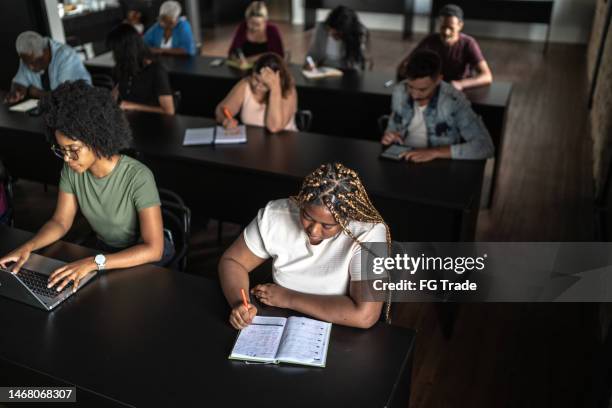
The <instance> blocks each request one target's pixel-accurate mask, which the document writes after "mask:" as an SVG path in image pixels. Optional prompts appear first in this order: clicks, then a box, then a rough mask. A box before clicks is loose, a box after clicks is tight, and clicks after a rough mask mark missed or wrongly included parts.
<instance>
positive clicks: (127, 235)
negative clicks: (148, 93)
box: [0, 80, 174, 291]
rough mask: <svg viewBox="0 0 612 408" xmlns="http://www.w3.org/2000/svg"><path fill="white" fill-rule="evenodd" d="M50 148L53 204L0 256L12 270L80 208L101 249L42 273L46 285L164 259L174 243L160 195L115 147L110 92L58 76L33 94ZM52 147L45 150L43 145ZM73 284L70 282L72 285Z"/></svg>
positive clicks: (119, 124)
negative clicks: (39, 94) (45, 217)
mask: <svg viewBox="0 0 612 408" xmlns="http://www.w3.org/2000/svg"><path fill="white" fill-rule="evenodd" d="M40 108H41V112H42V115H43V119H44V122H45V124H46V126H47V130H48V132H49V133H50V136H51V135H52V138H53V139H54V140H55V144H53V146H52V147H51V149H52V150H53V153H55V155H57V156H58V157H59V158H60V159H62V160H63V161H64V168H63V169H62V173H61V177H60V183H59V193H58V198H57V206H56V208H55V212H54V214H53V216H52V217H51V219H50V220H49V221H47V222H46V223H45V224H44V225H43V227H42V228H41V229H40V230H39V231H38V233H37V234H36V235H34V237H33V238H32V239H30V240H29V241H28V242H26V243H25V244H23V245H21V246H20V247H19V248H17V249H15V250H13V251H12V252H10V253H9V254H8V255H6V256H4V257H3V258H0V265H2V266H3V267H8V263H9V262H15V263H16V264H15V265H14V266H13V267H12V271H13V272H14V273H18V272H19V268H21V266H23V264H24V263H25V262H26V261H27V259H28V258H29V257H30V253H31V252H32V251H35V250H37V249H40V248H43V247H45V246H47V245H50V244H52V243H54V242H55V241H57V240H59V239H61V238H62V237H63V236H64V235H66V233H67V232H68V230H70V227H71V226H72V223H73V221H74V217H75V216H76V213H77V211H78V210H79V209H80V210H81V212H82V214H83V215H84V216H85V218H86V219H87V221H88V222H89V224H90V225H91V227H92V229H93V230H94V231H95V233H96V235H97V238H98V242H97V244H96V247H97V249H98V250H99V251H100V252H99V254H98V255H97V256H95V257H88V258H85V259H81V260H79V261H75V262H71V263H69V264H67V265H65V266H63V267H61V268H59V269H58V270H56V271H54V272H53V273H52V274H51V275H50V276H49V287H52V286H55V285H58V286H57V288H58V291H59V290H62V289H63V288H64V287H65V286H66V285H67V284H68V283H70V282H71V281H72V282H74V283H73V288H78V285H79V282H80V280H81V279H83V278H84V277H85V276H87V274H89V273H91V272H94V271H96V270H98V271H100V270H103V269H118V268H129V267H132V266H137V265H142V264H145V263H150V262H158V261H160V263H162V264H163V263H164V262H165V261H167V260H169V259H170V258H171V257H172V255H173V252H174V248H173V246H172V243H171V242H170V241H169V239H165V237H164V232H163V222H162V216H161V210H160V199H159V195H158V192H157V187H156V185H155V180H154V178H153V174H152V173H151V171H150V170H149V169H148V168H147V167H146V166H145V165H143V164H142V163H140V162H138V161H136V160H134V159H132V158H130V157H128V156H125V155H121V154H120V153H119V152H120V151H121V150H123V149H125V148H127V147H129V145H130V141H131V133H130V128H129V124H128V122H127V120H126V118H125V117H124V115H123V113H122V111H121V110H120V109H119V107H118V106H117V104H116V103H115V101H113V99H112V97H111V95H110V92H109V91H107V90H105V89H101V88H94V87H92V86H90V85H88V84H87V83H85V81H82V80H80V81H75V82H65V83H63V84H62V85H60V86H59V87H58V88H57V89H56V90H54V91H53V92H52V93H51V94H50V95H48V96H45V97H44V98H43V99H42V100H41V101H40ZM50 154H51V152H50ZM73 290H75V289H73Z"/></svg>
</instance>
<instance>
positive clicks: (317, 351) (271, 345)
mask: <svg viewBox="0 0 612 408" xmlns="http://www.w3.org/2000/svg"><path fill="white" fill-rule="evenodd" d="M331 327H332V325H331V323H327V322H322V321H319V320H314V319H309V318H306V317H297V316H291V317H289V318H284V317H265V316H255V318H254V319H253V322H252V323H251V324H250V325H248V326H247V327H246V328H244V329H242V330H240V332H239V333H238V338H237V339H236V343H234V348H233V349H232V353H231V354H230V356H229V359H230V360H244V361H255V362H260V363H273V364H279V363H289V364H299V365H306V366H314V367H325V363H326V361H327V349H328V346H329V338H330V334H331Z"/></svg>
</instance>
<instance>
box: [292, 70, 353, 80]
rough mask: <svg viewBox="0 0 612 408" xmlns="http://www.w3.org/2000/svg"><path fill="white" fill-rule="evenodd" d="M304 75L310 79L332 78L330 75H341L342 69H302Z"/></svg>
mask: <svg viewBox="0 0 612 408" xmlns="http://www.w3.org/2000/svg"><path fill="white" fill-rule="evenodd" d="M302 75H304V76H305V77H306V78H308V79H319V78H330V77H341V76H342V75H344V74H343V72H342V71H340V70H339V69H336V68H332V67H317V68H316V69H313V70H307V69H304V70H302Z"/></svg>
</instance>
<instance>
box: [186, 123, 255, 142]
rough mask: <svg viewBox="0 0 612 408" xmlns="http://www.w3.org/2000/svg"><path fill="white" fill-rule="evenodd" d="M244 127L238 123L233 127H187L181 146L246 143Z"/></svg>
mask: <svg viewBox="0 0 612 408" xmlns="http://www.w3.org/2000/svg"><path fill="white" fill-rule="evenodd" d="M246 141H247V135H246V127H245V126H244V125H240V126H238V127H236V128H235V129H225V128H224V127H223V126H214V127H206V128H194V129H187V130H186V131H185V137H184V139H183V146H196V145H209V144H235V143H246Z"/></svg>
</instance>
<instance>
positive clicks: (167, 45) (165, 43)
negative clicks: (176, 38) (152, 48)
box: [159, 36, 172, 49]
mask: <svg viewBox="0 0 612 408" xmlns="http://www.w3.org/2000/svg"><path fill="white" fill-rule="evenodd" d="M159 48H164V49H168V48H172V36H170V38H168V41H164V37H162V40H161V44H160V46H159Z"/></svg>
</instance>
